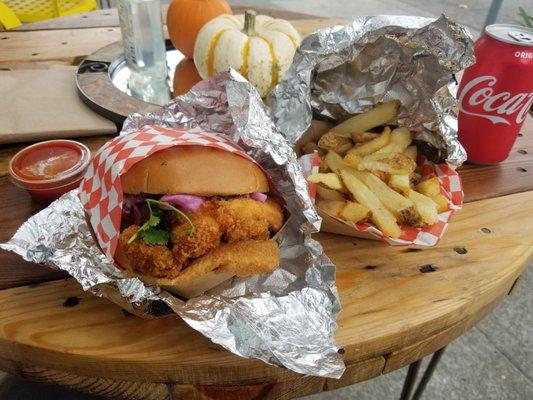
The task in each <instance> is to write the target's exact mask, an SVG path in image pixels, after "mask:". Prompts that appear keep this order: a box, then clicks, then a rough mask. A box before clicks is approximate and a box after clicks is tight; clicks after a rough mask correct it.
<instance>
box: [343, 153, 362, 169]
mask: <svg viewBox="0 0 533 400" xmlns="http://www.w3.org/2000/svg"><path fill="white" fill-rule="evenodd" d="M361 161H363V157H361V156H358V155H357V154H346V155H345V156H344V160H343V162H344V164H346V165H348V166H350V167H353V168H357V166H358V165H359V163H360V162H361Z"/></svg>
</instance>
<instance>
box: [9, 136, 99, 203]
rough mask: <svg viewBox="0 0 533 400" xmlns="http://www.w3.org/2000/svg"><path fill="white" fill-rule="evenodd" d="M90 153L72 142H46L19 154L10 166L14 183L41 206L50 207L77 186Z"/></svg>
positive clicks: (86, 165)
mask: <svg viewBox="0 0 533 400" xmlns="http://www.w3.org/2000/svg"><path fill="white" fill-rule="evenodd" d="M90 160H91V152H90V151H89V149H88V148H87V146H85V145H84V144H82V143H79V142H75V141H73V140H48V141H45V142H40V143H36V144H34V145H31V146H28V147H26V148H25V149H23V150H21V151H19V152H18V153H17V154H15V156H14V157H13V158H12V159H11V161H10V162H9V174H10V175H11V180H12V181H13V183H14V184H15V185H17V186H19V187H21V188H24V189H26V190H27V191H28V193H29V194H30V195H31V197H32V198H33V199H34V200H36V201H38V202H40V203H50V202H52V201H53V200H55V199H57V198H59V197H60V196H61V195H63V194H65V193H66V192H68V191H69V190H72V189H75V188H77V187H78V186H79V184H80V181H81V179H82V178H83V175H84V174H85V170H86V169H87V167H88V165H89V162H90Z"/></svg>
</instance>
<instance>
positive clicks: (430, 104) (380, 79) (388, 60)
mask: <svg viewBox="0 0 533 400" xmlns="http://www.w3.org/2000/svg"><path fill="white" fill-rule="evenodd" d="M474 62H475V58H474V52H473V43H472V38H471V36H470V34H469V33H468V31H467V30H466V28H464V27H462V26H460V25H458V24H456V23H454V22H452V21H450V20H449V19H448V18H446V17H445V16H441V17H440V18H439V19H437V20H433V19H428V18H422V17H411V16H387V15H381V16H372V17H360V18H357V19H356V20H355V21H353V22H352V23H351V24H349V25H346V26H334V27H329V28H324V29H321V30H318V31H317V32H315V33H312V34H311V35H309V36H307V37H306V38H305V39H304V40H303V41H302V43H301V45H300V48H299V49H298V50H297V51H296V54H295V56H294V61H293V64H292V66H291V67H290V69H289V71H288V72H287V74H286V76H285V78H284V79H283V81H282V82H281V83H280V84H279V85H278V86H277V87H276V88H275V89H274V90H273V91H272V92H271V93H270V94H269V96H268V104H269V106H270V108H271V114H272V118H273V121H274V123H275V124H276V126H277V127H278V129H280V131H281V132H282V133H283V135H284V136H285V137H286V138H287V139H288V140H289V142H291V143H293V144H294V143H296V142H297V141H298V139H299V138H300V137H301V136H302V135H303V134H304V133H305V131H306V130H307V128H308V127H309V125H310V123H311V119H312V118H313V117H315V118H319V119H327V120H333V121H342V120H344V119H346V118H347V117H348V116H349V115H351V114H357V113H361V112H364V111H367V110H369V109H370V108H371V107H372V106H373V105H375V104H377V103H379V102H383V101H389V100H394V99H398V100H400V101H401V102H402V107H401V109H400V114H399V117H398V123H399V124H400V125H403V126H406V127H408V128H409V129H410V130H411V131H413V132H415V139H416V140H418V141H419V147H421V148H422V150H423V151H424V152H425V153H426V155H427V156H428V157H429V158H430V160H431V161H434V162H443V161H447V162H448V163H449V164H450V165H451V166H454V167H457V166H459V165H461V164H462V163H463V162H464V161H465V160H466V153H465V151H464V149H463V148H462V146H461V145H460V143H459V142H458V140H457V104H456V100H455V99H454V97H453V96H452V95H451V94H450V88H451V86H453V85H454V83H455V78H454V74H455V73H457V72H458V71H460V70H462V69H464V68H466V67H468V66H469V65H472V64H473V63H474Z"/></svg>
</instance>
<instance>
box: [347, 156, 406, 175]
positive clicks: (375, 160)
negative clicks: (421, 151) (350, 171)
mask: <svg viewBox="0 0 533 400" xmlns="http://www.w3.org/2000/svg"><path fill="white" fill-rule="evenodd" d="M415 168H416V164H415V162H414V161H413V160H411V159H409V158H408V157H407V156H405V155H404V154H402V153H374V154H369V155H367V156H366V157H364V158H363V160H362V161H361V162H360V163H359V164H358V165H357V169H359V170H360V171H364V170H368V171H374V170H377V171H383V172H386V173H387V174H391V175H404V174H410V173H411V172H413V171H414V170H415Z"/></svg>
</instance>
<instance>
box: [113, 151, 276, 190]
mask: <svg viewBox="0 0 533 400" xmlns="http://www.w3.org/2000/svg"><path fill="white" fill-rule="evenodd" d="M121 182H122V190H123V192H124V193H128V194H140V193H149V194H178V193H179V194H195V195H198V196H216V195H219V196H237V195H243V194H247V193H253V192H261V193H266V192H268V179H267V177H266V176H265V174H264V172H263V171H262V170H261V168H259V166H258V165H257V164H255V163H253V162H252V161H250V160H248V159H246V158H244V157H241V156H239V155H237V154H234V153H230V152H227V151H224V150H219V149H215V148H213V147H208V146H175V147H170V148H168V149H165V150H161V151H158V152H157V153H154V154H152V155H151V156H149V157H146V158H145V159H144V160H141V161H139V162H137V163H136V164H134V165H133V166H132V167H131V168H130V169H129V170H128V172H126V173H125V174H123V175H122V177H121Z"/></svg>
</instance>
